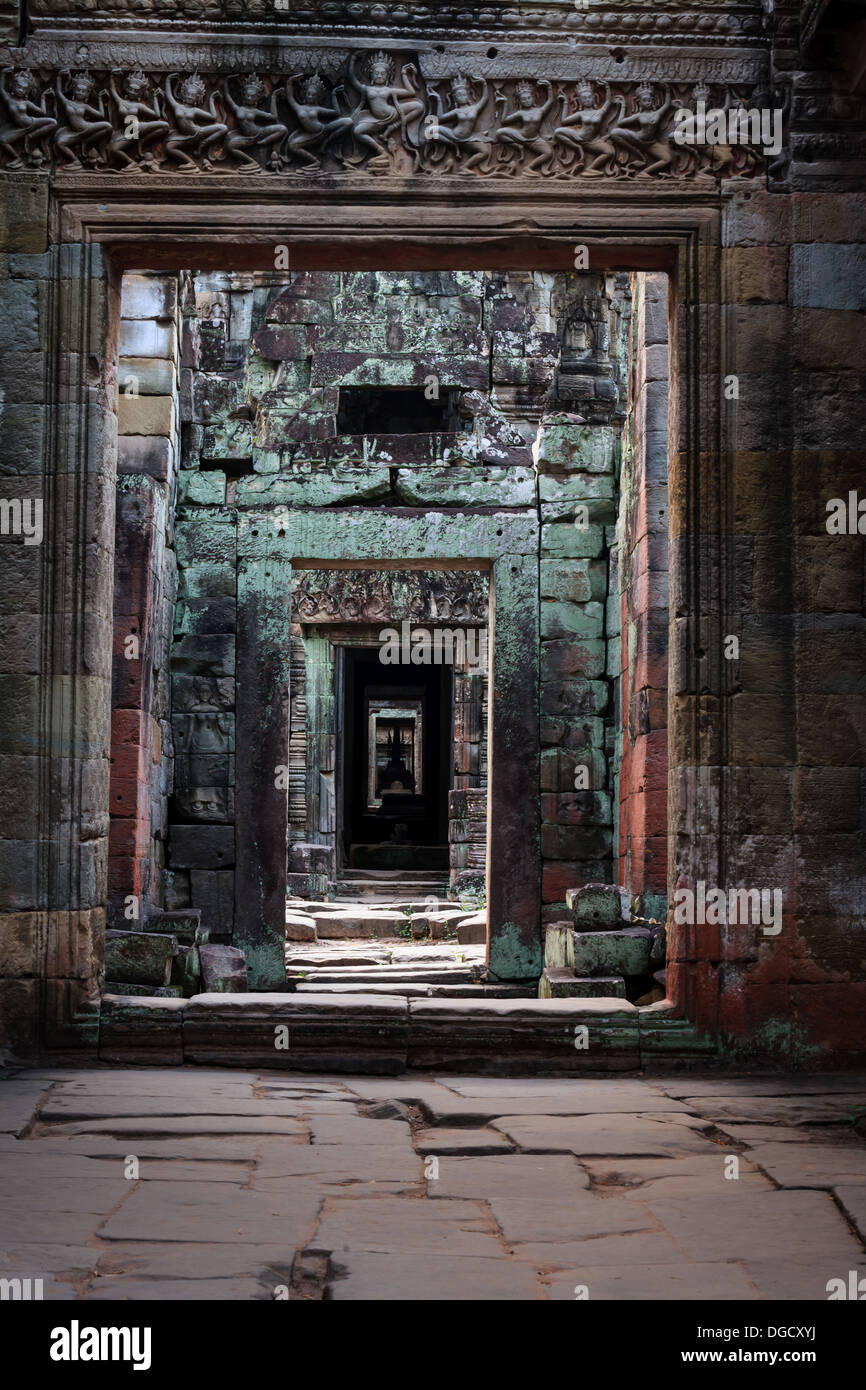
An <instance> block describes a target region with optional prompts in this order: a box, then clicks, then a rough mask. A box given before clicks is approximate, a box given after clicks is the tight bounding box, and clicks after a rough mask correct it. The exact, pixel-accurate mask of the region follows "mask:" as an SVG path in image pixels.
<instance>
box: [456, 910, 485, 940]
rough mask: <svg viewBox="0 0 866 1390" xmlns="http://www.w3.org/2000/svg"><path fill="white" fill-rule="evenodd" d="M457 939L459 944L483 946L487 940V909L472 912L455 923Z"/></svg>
mask: <svg viewBox="0 0 866 1390" xmlns="http://www.w3.org/2000/svg"><path fill="white" fill-rule="evenodd" d="M457 940H458V941H459V942H460V945H461V946H483V945H484V943H485V942H486V941H487V911H486V909H485V911H483V912H474V913H473V914H472V916H471V917H464V918H463V921H462V922H459V923H458V924H457Z"/></svg>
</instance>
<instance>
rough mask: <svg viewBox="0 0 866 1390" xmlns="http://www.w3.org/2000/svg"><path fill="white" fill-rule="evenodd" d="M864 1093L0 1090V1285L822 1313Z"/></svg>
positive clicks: (64, 1078) (308, 1085) (533, 1083)
mask: <svg viewBox="0 0 866 1390" xmlns="http://www.w3.org/2000/svg"><path fill="white" fill-rule="evenodd" d="M864 1099H866V1084H864V1081H863V1079H862V1078H858V1077H854V1076H850V1075H849V1076H821V1077H813V1078H791V1077H786V1078H766V1077H760V1078H758V1077H752V1078H745V1079H742V1078H741V1079H732V1078H725V1079H719V1078H717V1077H695V1076H687V1077H685V1078H677V1079H667V1078H662V1079H659V1078H654V1079H642V1078H634V1079H632V1078H627V1079H613V1080H606V1079H601V1080H594V1079H585V1080H528V1079H485V1078H479V1077H453V1076H442V1077H437V1078H435V1079H434V1078H427V1077H418V1076H415V1075H412V1076H406V1077H403V1078H396V1079H381V1080H380V1079H369V1080H368V1079H364V1078H358V1077H334V1076H300V1075H287V1074H286V1073H285V1072H270V1073H256V1074H249V1073H240V1072H235V1071H228V1070H224V1071H216V1070H199V1069H193V1068H184V1069H180V1068H178V1069H173V1070H172V1069H169V1068H164V1069H159V1070H150V1069H148V1070H145V1069H135V1070H132V1069H117V1070H111V1069H104V1070H87V1071H83V1070H82V1071H77V1070H49V1071H40V1072H18V1073H17V1074H16V1075H13V1076H11V1077H7V1078H6V1079H3V1080H0V1276H4V1277H7V1278H9V1277H14V1276H15V1275H19V1276H22V1277H26V1276H29V1277H31V1278H42V1279H43V1280H44V1290H45V1297H46V1298H55V1299H73V1298H74V1299H83V1300H96V1299H99V1300H102V1299H110V1300H113V1299H154V1298H155V1299H196V1298H202V1299H272V1298H279V1297H290V1298H321V1297H327V1298H333V1299H362V1300H367V1299H397V1300H401V1299H402V1300H405V1299H419V1300H426V1299H435V1300H457V1299H459V1300H464V1299H567V1300H574V1299H575V1297H578V1296H586V1295H588V1296H589V1298H590V1299H647V1298H662V1299H690V1300H708V1299H713V1300H717V1299H736V1298H748V1299H770V1300H776V1299H794V1298H806V1299H815V1300H825V1299H826V1298H827V1292H826V1286H827V1282H828V1281H829V1280H830V1279H833V1278H842V1279H844V1280H847V1279H848V1277H849V1271H851V1270H856V1271H858V1278H860V1277H863V1276H864V1275H866V1255H864V1243H866V1139H864V1138H863V1137H862V1134H861V1133H860V1132H858V1131H860V1130H862V1124H860V1125H857V1126H856V1127H855V1123H854V1122H855V1121H856V1120H857V1117H858V1114H862V1113H863V1104H864ZM736 1170H738V1176H734V1175H733V1174H734V1172H735V1171H736ZM584 1290H585V1294H584V1293H583V1291H584Z"/></svg>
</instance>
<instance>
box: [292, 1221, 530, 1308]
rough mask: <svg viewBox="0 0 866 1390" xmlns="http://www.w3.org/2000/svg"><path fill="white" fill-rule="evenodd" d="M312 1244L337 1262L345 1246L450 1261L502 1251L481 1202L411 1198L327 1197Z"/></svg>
mask: <svg viewBox="0 0 866 1390" xmlns="http://www.w3.org/2000/svg"><path fill="white" fill-rule="evenodd" d="M311 1248H312V1249H314V1250H317V1251H318V1250H321V1251H330V1252H333V1253H334V1254H335V1255H336V1257H337V1258H338V1259H340V1260H342V1257H343V1252H345V1251H347V1250H368V1251H379V1252H380V1253H381V1254H393V1255H394V1256H395V1257H396V1256H399V1255H406V1254H409V1253H410V1252H411V1253H413V1254H414V1255H416V1256H417V1255H419V1254H423V1255H424V1256H425V1257H426V1255H427V1254H431V1255H432V1254H439V1255H447V1256H448V1258H449V1259H459V1258H462V1257H464V1256H469V1255H474V1256H478V1255H487V1256H489V1257H490V1258H491V1259H496V1258H497V1257H499V1256H501V1255H503V1253H504V1251H503V1247H502V1244H501V1242H500V1240H499V1238H498V1236H497V1234H496V1233H495V1230H494V1227H493V1223H492V1222H491V1220H490V1215H489V1213H488V1211H487V1208H486V1207H485V1205H484V1203H483V1202H473V1201H463V1200H456V1201H451V1202H429V1203H428V1202H425V1201H417V1200H416V1199H415V1198H412V1197H359V1198H357V1199H354V1200H353V1199H351V1198H347V1197H335V1198H333V1199H329V1200H328V1203H327V1205H326V1209H325V1212H324V1214H323V1216H322V1219H321V1221H320V1223H319V1227H318V1230H317V1231H316V1235H315V1239H314V1240H313V1241H312V1242H311ZM369 1296H370V1295H369V1294H367V1295H365V1297H369Z"/></svg>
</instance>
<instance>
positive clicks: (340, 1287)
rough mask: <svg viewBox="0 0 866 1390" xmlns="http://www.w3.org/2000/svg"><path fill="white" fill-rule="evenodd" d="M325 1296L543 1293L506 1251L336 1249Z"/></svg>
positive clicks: (384, 1298) (504, 1298)
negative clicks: (458, 1253) (486, 1254)
mask: <svg viewBox="0 0 866 1390" xmlns="http://www.w3.org/2000/svg"><path fill="white" fill-rule="evenodd" d="M332 1265H333V1267H334V1274H333V1276H332V1278H331V1280H330V1282H329V1286H328V1288H329V1294H328V1296H329V1298H331V1299H333V1300H334V1301H335V1302H354V1301H356V1300H364V1301H371V1300H372V1301H375V1302H388V1303H405V1302H420V1303H440V1302H441V1303H472V1302H492V1303H506V1302H527V1301H530V1300H532V1301H534V1300H540V1299H544V1298H545V1297H546V1295H545V1293H544V1290H543V1288H542V1286H541V1283H540V1281H539V1280H538V1278H537V1277H536V1275H535V1272H534V1271H533V1270H532V1269H531V1267H530V1266H529V1265H527V1264H526V1263H524V1262H521V1261H518V1260H509V1259H507V1258H505V1257H499V1258H496V1257H493V1258H487V1259H485V1258H479V1257H478V1256H472V1255H470V1256H466V1257H464V1258H453V1257H451V1256H448V1255H439V1254H430V1253H425V1255H424V1259H423V1260H419V1259H418V1258H417V1257H416V1256H415V1255H414V1254H412V1255H406V1254H403V1253H402V1252H401V1253H397V1254H394V1255H390V1254H377V1253H374V1252H370V1251H364V1250H350V1251H340V1253H339V1254H338V1255H335V1256H334V1258H333V1260H332Z"/></svg>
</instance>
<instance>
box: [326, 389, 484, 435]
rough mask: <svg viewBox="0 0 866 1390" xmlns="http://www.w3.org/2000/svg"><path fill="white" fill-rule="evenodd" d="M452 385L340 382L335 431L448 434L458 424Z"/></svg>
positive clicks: (455, 399)
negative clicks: (433, 391) (434, 388)
mask: <svg viewBox="0 0 866 1390" xmlns="http://www.w3.org/2000/svg"><path fill="white" fill-rule="evenodd" d="M458 395H459V391H458V389H457V388H456V387H450V386H440V387H439V395H438V397H437V398H435V399H433V400H428V399H427V397H426V395H425V394H424V388H423V387H420V386H419V387H408V386H341V387H340V404H339V408H338V411H337V434H372V435H381V434H452V433H455V432H456V431H457V430H459V428H460V422H459V419H458V415H457V397H458Z"/></svg>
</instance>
